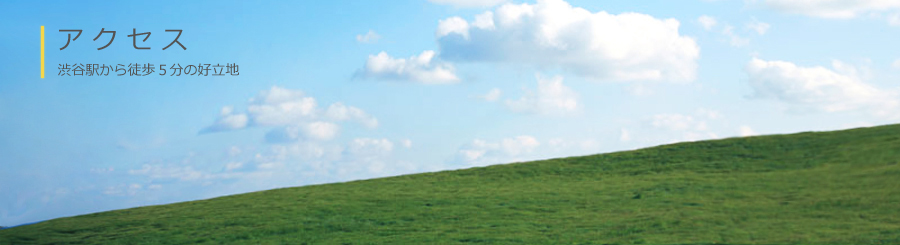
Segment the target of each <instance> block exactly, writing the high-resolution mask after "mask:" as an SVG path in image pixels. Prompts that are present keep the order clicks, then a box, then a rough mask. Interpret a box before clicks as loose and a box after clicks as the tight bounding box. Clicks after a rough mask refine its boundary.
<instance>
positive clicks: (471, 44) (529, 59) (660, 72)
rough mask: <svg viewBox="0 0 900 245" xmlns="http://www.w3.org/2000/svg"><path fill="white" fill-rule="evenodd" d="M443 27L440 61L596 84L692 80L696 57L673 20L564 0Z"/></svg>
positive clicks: (456, 20)
mask: <svg viewBox="0 0 900 245" xmlns="http://www.w3.org/2000/svg"><path fill="white" fill-rule="evenodd" d="M441 23H443V24H441V25H439V28H438V32H437V34H438V44H439V45H440V48H441V57H442V58H444V59H447V60H456V61H489V62H509V63H520V64H524V65H532V66H536V67H538V68H547V69H553V68H555V67H561V68H564V69H567V70H570V71H573V72H575V73H576V74H579V75H584V76H589V77H593V78H598V79H612V80H622V81H627V80H665V81H692V80H693V79H694V78H695V75H696V68H697V64H696V60H697V58H698V57H699V53H700V48H699V47H698V46H697V44H696V42H695V41H694V39H692V38H690V37H687V36H682V35H681V34H679V33H678V28H679V25H680V23H679V22H678V20H675V19H657V18H654V17H653V16H650V15H646V14H640V13H623V14H619V15H615V14H609V13H606V12H597V13H591V12H590V11H588V10H585V9H583V8H577V7H572V6H571V5H569V4H568V3H567V2H565V1H562V0H540V1H538V3H537V4H505V5H502V6H500V7H498V8H497V9H496V10H495V11H493V12H485V13H484V14H481V15H478V16H477V17H476V18H475V20H474V21H472V22H466V21H465V20H463V19H462V18H459V17H452V18H449V19H446V20H444V21H442V22H441ZM450 23H452V24H450ZM451 27H452V28H451ZM638 30H639V31H638Z"/></svg>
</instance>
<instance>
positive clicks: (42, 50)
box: [41, 26, 44, 78]
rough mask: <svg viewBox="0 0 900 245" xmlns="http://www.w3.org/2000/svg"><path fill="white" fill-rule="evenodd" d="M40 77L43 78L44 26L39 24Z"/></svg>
mask: <svg viewBox="0 0 900 245" xmlns="http://www.w3.org/2000/svg"><path fill="white" fill-rule="evenodd" d="M41 78H44V26H41Z"/></svg>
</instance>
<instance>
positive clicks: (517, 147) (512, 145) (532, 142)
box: [457, 135, 541, 166]
mask: <svg viewBox="0 0 900 245" xmlns="http://www.w3.org/2000/svg"><path fill="white" fill-rule="evenodd" d="M540 145H541V143H540V142H539V141H538V140H537V139H536V138H534V137H532V136H529V135H521V136H516V137H512V138H505V139H502V140H500V141H499V142H488V141H485V140H481V139H475V140H473V141H472V143H470V144H468V145H465V146H463V147H461V148H460V150H459V151H458V152H457V157H458V159H460V160H461V161H462V162H464V163H466V164H468V165H480V166H483V165H487V164H496V163H506V162H510V161H521V159H522V158H521V157H522V156H523V155H526V154H528V153H531V152H533V151H534V150H535V149H536V148H537V147H538V146H540Z"/></svg>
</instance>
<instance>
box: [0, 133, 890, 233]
mask: <svg viewBox="0 0 900 245" xmlns="http://www.w3.org/2000/svg"><path fill="white" fill-rule="evenodd" d="M898 162H900V125H889V126H881V127H873V128H861V129H853V130H844V131H835V132H817V133H800V134H791V135H774V136H762V137H751V138H732V139H724V140H714V141H703V142H694V143H680V144H672V145H664V146H658V147H652V148H647V149H641V150H635V151H625V152H617V153H610V154H602V155H593V156H583V157H570V158H561V159H552V160H545V161H535V162H526V163H515V164H507V165H497V166H490V167H484V168H473V169H466V170H459V171H444V172H437V173H425V174H415V175H407V176H399V177H391V178H382V179H373V180H363V181H354V182H347V183H338V184H327V185H316V186H306V187H297V188H284V189H276V190H268V191H261V192H254V193H247V194H242V195H234V196H226V197H220V198H214V199H209V200H202V201H192V202H184V203H176V204H170V205H161V206H150V207H140V208H132V209H125V210H116V211H109V212H102V213H95V214H89V215H82V216H76V217H69V218H60V219H55V220H50V221H46V222H42V223H38V224H33V225H27V226H21V227H15V228H10V229H6V230H0V244H30V243H40V244H60V243H62V244H82V243H88V244H108V243H120V244H183V243H209V244H219V243H228V244H248V243H249V244H304V243H305V244H384V243H390V244H475V243H479V244H606V243H623V244H630V243H634V244H641V243H646V244H659V243H666V244H668V243H697V244H714V243H741V244H772V243H790V244H793V243H799V244H900V164H898Z"/></svg>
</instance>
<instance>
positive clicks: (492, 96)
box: [478, 88, 503, 101]
mask: <svg viewBox="0 0 900 245" xmlns="http://www.w3.org/2000/svg"><path fill="white" fill-rule="evenodd" d="M502 94H503V91H500V89H499V88H493V89H491V91H488V92H487V94H484V95H481V96H478V97H479V98H481V99H484V100H485V101H497V100H499V99H500V95H502Z"/></svg>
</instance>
